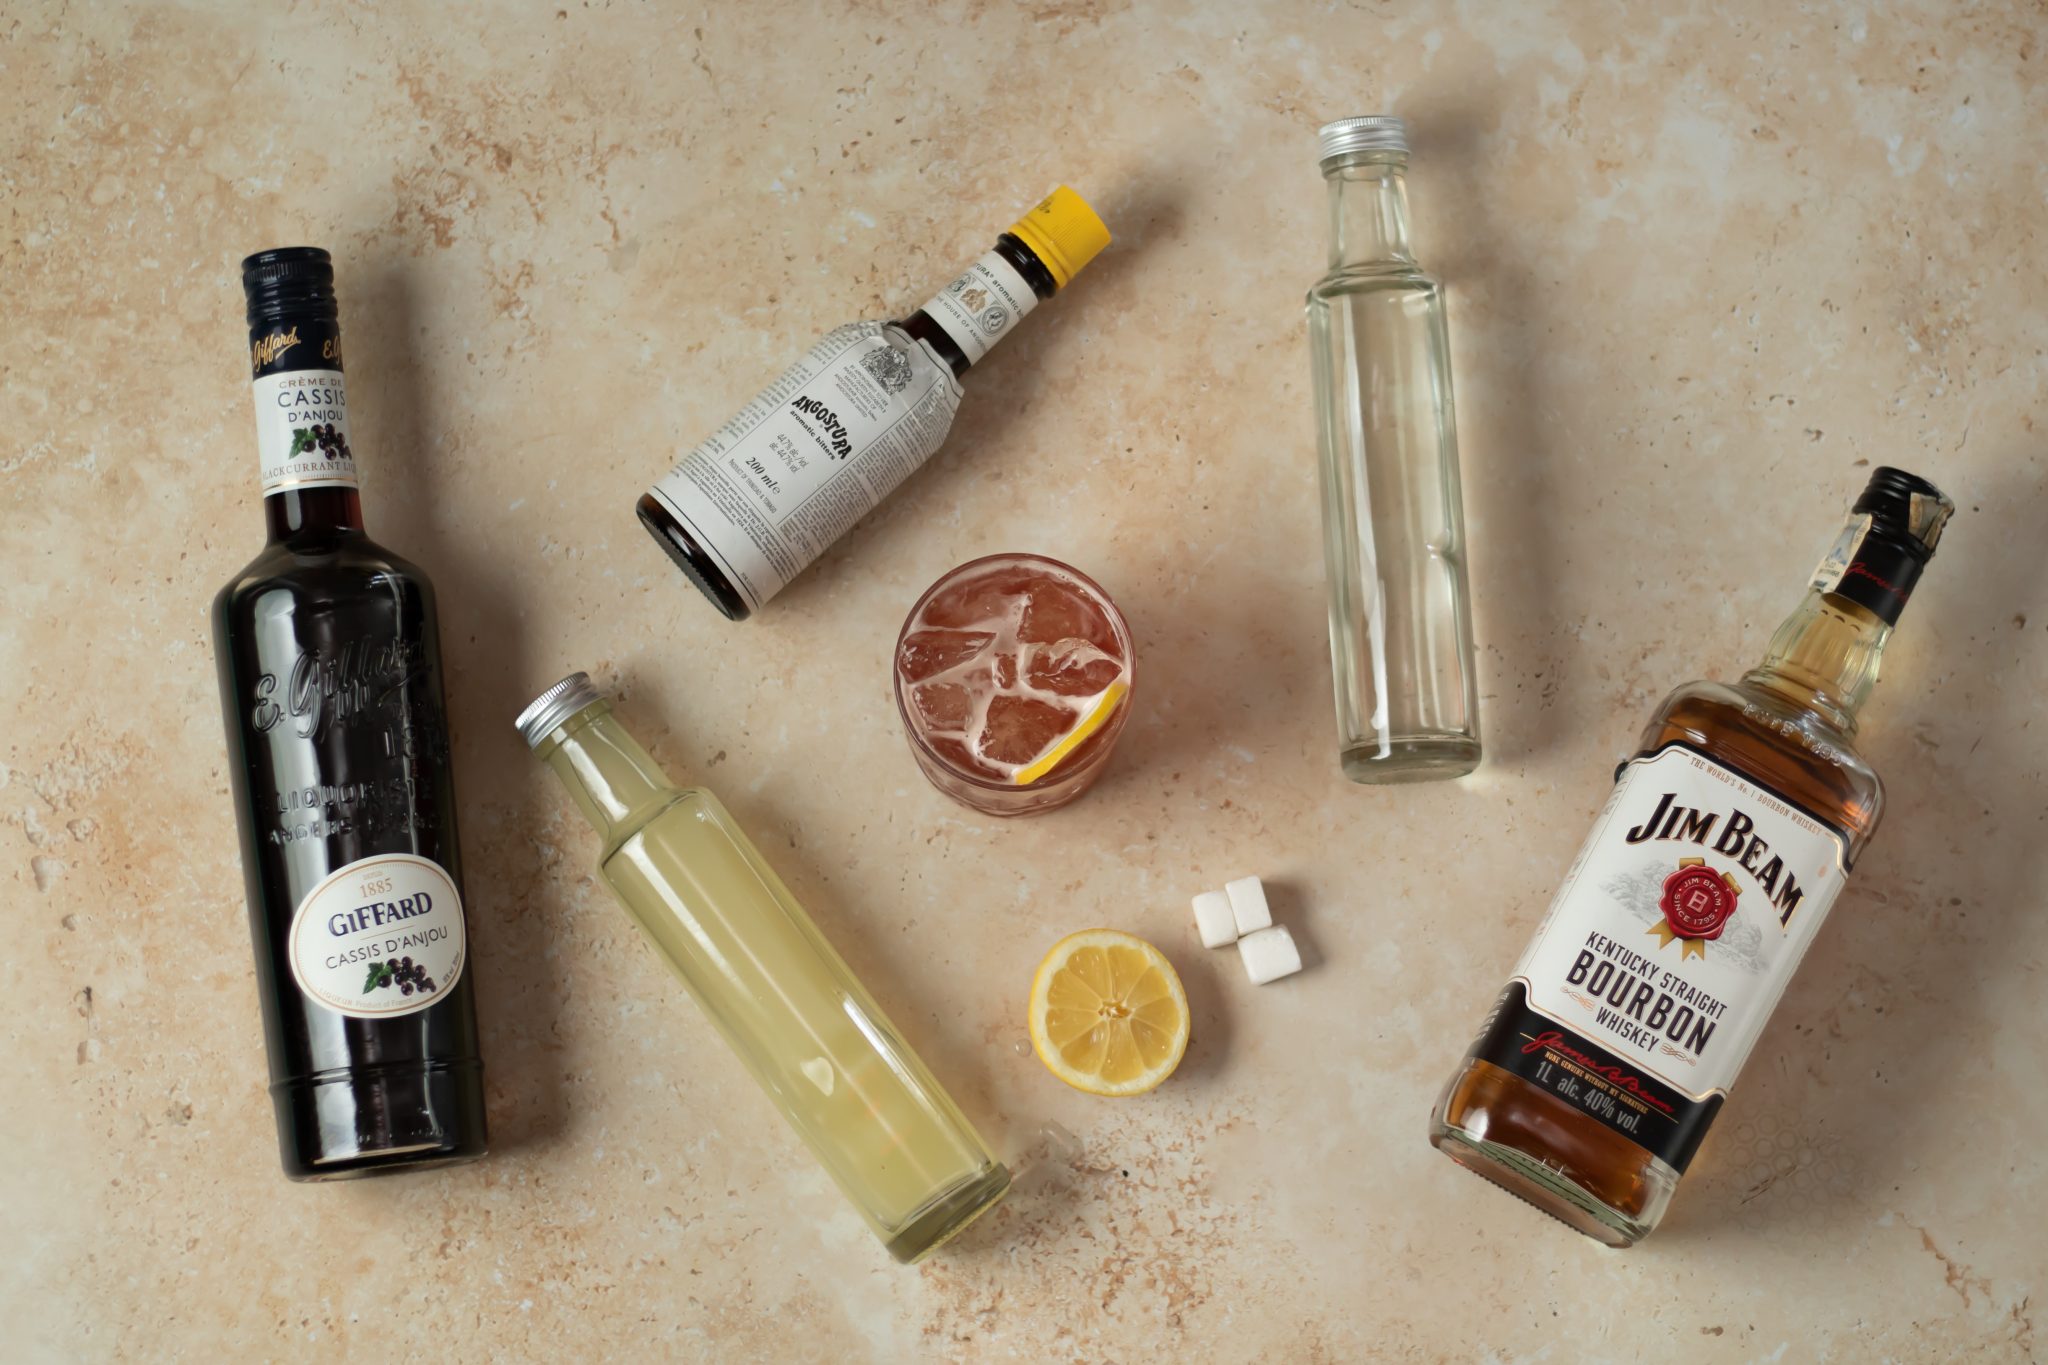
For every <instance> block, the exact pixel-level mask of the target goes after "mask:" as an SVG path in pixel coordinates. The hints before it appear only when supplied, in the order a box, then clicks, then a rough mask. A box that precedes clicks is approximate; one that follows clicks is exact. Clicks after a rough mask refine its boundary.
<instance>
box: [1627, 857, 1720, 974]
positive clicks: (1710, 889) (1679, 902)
mask: <svg viewBox="0 0 2048 1365" xmlns="http://www.w3.org/2000/svg"><path fill="white" fill-rule="evenodd" d="M1741 894H1742V891H1741V889H1740V888H1739V887H1737V886H1736V885H1735V879H1734V878H1733V877H1730V876H1729V875H1728V874H1727V873H1725V872H1716V871H1714V869H1713V868H1711V867H1708V866H1707V862H1706V859H1704V858H1680V859H1679V860H1678V870H1677V871H1676V872H1674V873H1672V874H1671V875H1670V876H1668V877H1666V878H1665V879H1664V894H1663V895H1661V896H1659V897H1658V898H1657V908H1658V909H1659V910H1662V911H1663V912H1664V918H1663V919H1661V920H1659V921H1657V922H1656V923H1655V924H1653V925H1651V926H1650V932H1651V933H1653V934H1655V935H1656V936H1657V940H1658V942H1657V946H1658V947H1659V948H1668V947H1670V946H1671V944H1672V942H1673V941H1674V940H1681V941H1683V943H1684V946H1683V947H1681V948H1680V949H1679V950H1678V956H1679V958H1680V959H1681V960H1683V959H1685V958H1688V957H1705V956H1706V955H1707V944H1708V942H1709V941H1711V940H1713V939H1717V938H1719V937H1721V931H1722V930H1723V929H1725V928H1727V927H1728V921H1729V919H1730V918H1731V917H1733V916H1734V914H1735V898H1736V897H1737V896H1740V895H1741Z"/></svg>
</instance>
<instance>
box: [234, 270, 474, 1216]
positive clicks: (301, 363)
mask: <svg viewBox="0 0 2048 1365" xmlns="http://www.w3.org/2000/svg"><path fill="white" fill-rule="evenodd" d="M242 283H243V288H244V291H245V292H246V294H247V297H248V315H249V340H250V359H251V363H252V378H253V382H254V388H255V397H256V421H257V445H258V450H259V453H260V457H261V462H262V479H263V493H264V497H263V516H264V521H265V523H266V525H267V526H268V529H269V540H268V543H267V544H265V545H264V547H263V550H262V552H261V553H260V554H258V555H257V556H256V558H255V559H253V560H251V561H250V563H249V564H248V566H247V567H246V568H244V569H243V570H242V571H241V572H240V573H238V574H236V575H235V577H234V579H233V580H232V581H230V582H229V583H228V584H227V586H225V587H223V588H222V589H221V590H220V593H219V594H218V595H217V596H216V597H215V598H214V602H213V640H214V658H215V662H216V665H217V667H218V670H219V676H220V696H221V711H222V715H223V718H224V720H225V723H226V727H227V739H228V757H229V770H230V775H231V779H232V785H233V788H234V794H235V808H236V814H237V816H238V818H239V821H240V826H241V839H242V871H243V876H244V879H245V881H246V882H247V887H248V900H249V924H250V930H251V932H252V934H253V936H254V939H255V950H256V983H257V989H258V992H259V994H260V996H261V998H262V1005H263V1023H264V1033H265V1039H266V1042H267V1045H268V1050H269V1056H270V1082H271V1085H270V1092H271V1097H272V1099H273V1101H274V1102H275V1106H276V1110H277V1128H278V1146H279V1148H280V1151H281V1154H282V1157H283V1161H284V1168H285V1173H286V1174H287V1175H289V1176H291V1177H292V1178H293V1179H295V1180H325V1179H337V1178H342V1177H347V1176H356V1175H371V1174H377V1173H381V1172H387V1171H397V1170H404V1169H410V1168H415V1167H418V1166H422V1165H432V1164H442V1163H448V1162H455V1161H465V1160H471V1159H474V1158H476V1157H479V1156H481V1155H483V1153H484V1148H485V1131H484V1103H483V1064H482V1062H481V1060H480V1058H479V1055H478V1049H477V1031H476V1008H475V1003H474V999H473V996H472V992H471V981H470V976H469V971H468V965H469V964H468V935H467V928H466V924H465V921H464V918H463V906H462V893H461V886H462V860H461V854H460V851H459V849H458V847H457V842H456V832H455V786H454V782H453V779H452V777H451V774H450V771H449V756H448V733H447V727H446V724H445V722H444V720H443V706H442V692H441V654H440V643H439V637H438V631H437V627H436V624H435V612H434V590H433V587H432V585H431V584H429V583H428V581H427V576H426V575H425V574H424V573H422V572H421V571H420V570H419V569H418V568H417V567H415V566H414V565H412V564H409V563H407V562H406V561H405V560H403V559H400V558H399V557H398V556H397V555H394V554H392V553H391V552H390V551H389V550H386V549H384V548H383V547H382V546H380V545H378V544H377V543H376V542H375V541H373V540H371V539H370V538H369V537H368V536H367V535H365V534H364V533H363V514H362V502H361V499H360V496H359V494H358V493H357V490H356V478H355V463H354V459H353V456H352V453H351V451H350V449H349V442H348V412H347V397H346V394H345V393H344V391H343V385H342V359H341V329H340V325H339V322H338V319H337V314H336V308H335V299H334V269H333V266H332V264H331V263H330V261H329V259H328V255H327V253H326V252H325V251H322V250H320V249H318V248H317V247H286V248H281V249H278V250H273V251H264V252H259V253H258V254H256V255H254V256H251V257H249V258H248V259H247V260H245V261H244V262H243V263H242Z"/></svg>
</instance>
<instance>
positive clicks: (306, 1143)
mask: <svg viewBox="0 0 2048 1365" xmlns="http://www.w3.org/2000/svg"><path fill="white" fill-rule="evenodd" d="M270 1094H271V1100H272V1103H273V1104H274V1105H275V1106H276V1109H277V1135H278V1148H279V1155H280V1156H281V1158H282V1160H283V1163H284V1173H285V1174H286V1175H287V1176H289V1177H290V1178H291V1179H293V1180H301V1181H326V1180H352V1179H355V1178H357V1177H359V1176H369V1175H394V1174H397V1173H399V1172H401V1171H412V1170H419V1169H421V1168H423V1167H427V1166H452V1165H457V1164H460V1163H462V1162H465V1161H475V1160H476V1159H477V1158H479V1157H481V1156H483V1155H484V1154H485V1152H486V1151H487V1150H488V1146H489V1143H488V1138H487V1135H486V1131H485V1126H484V1087H483V1064H482V1063H481V1062H478V1061H475V1060H471V1061H466V1062H454V1063H427V1062H413V1063H395V1064H388V1065H384V1066H373V1067H358V1068H354V1069H351V1070H348V1071H334V1072H327V1073H324V1074H321V1075H317V1076H308V1077H301V1078H299V1079H296V1080H290V1081H281V1082H279V1083H278V1084H276V1085H273V1086H272V1087H271V1091H270Z"/></svg>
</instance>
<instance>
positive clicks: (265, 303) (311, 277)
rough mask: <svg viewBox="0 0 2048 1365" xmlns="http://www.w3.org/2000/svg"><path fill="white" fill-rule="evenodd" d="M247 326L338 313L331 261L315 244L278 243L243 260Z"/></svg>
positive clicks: (258, 326)
mask: <svg viewBox="0 0 2048 1365" xmlns="http://www.w3.org/2000/svg"><path fill="white" fill-rule="evenodd" d="M242 292H243V293H244V294H245V295H247V296H248V300H249V326H250V327H252V328H265V327H269V326H272V325H273V324H275V323H280V322H293V321H298V320H300V319H315V318H332V317H335V316H337V313H336V310H335V305H334V261H333V259H332V258H331V257H329V256H328V254H327V253H326V252H325V251H323V250H321V249H320V248H319V247H317V246H280V247H272V248H271V249H270V250H268V251H259V252H257V253H256V254H255V255H253V256H250V257H247V258H245V259H244V260H243V262H242Z"/></svg>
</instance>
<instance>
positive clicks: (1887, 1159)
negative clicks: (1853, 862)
mask: <svg viewBox="0 0 2048 1365" xmlns="http://www.w3.org/2000/svg"><path fill="white" fill-rule="evenodd" d="M2026 465H2027V461H2026V460H2025V459H2024V458H2015V459H2012V460H2009V461H2004V462H1996V463H1994V464H1993V466H1992V467H1994V468H2001V469H2005V470H2014V471H2017V470H2023V469H2025V468H2026ZM1857 472H1859V473H1861V472H1864V471H1860V470H1859V471H1857ZM1928 472H1930V473H1932V474H1934V475H1935V477H1936V481H1937V482H1938V483H1945V482H1946V481H1945V480H1944V479H1943V478H1942V477H1941V476H1942V475H1943V474H1944V472H1945V471H1944V470H1942V469H1940V468H1939V467H1932V468H1930V470H1929V471H1928ZM1946 491H1948V492H1950V493H1951V495H1954V496H1957V500H1958V511H1957V514H1956V517H1955V519H1954V521H1952V523H1951V524H1950V527H1949V529H1948V531H1947V532H1946V533H1945V535H1944V538H1943V541H1942V544H1941V547H1940V550H1939V552H1938V553H1937V555H1936V557H1935V559H1934V561H1933V563H1932V564H1930V565H1929V566H1928V569H1927V574H1926V576H1925V577H1924V578H1923V579H1922V580H1921V586H1920V589H1919V591H1918V592H1917V593H1916V595H1915V597H1914V600H1913V601H1912V602H1911V603H1910V604H1909V605H1908V606H1907V607H1906V610H1905V613H1904V615H1903V616H1902V617H1901V619H1900V623H1899V625H1900V629H1901V630H1903V631H1906V632H1908V633H1909V634H1910V633H1911V632H1912V631H1913V628H1914V625H1915V620H1914V618H1915V614H1916V613H1919V614H1920V615H1921V616H1922V618H1923V620H1924V618H1925V616H1926V614H1928V613H1932V612H1934V611H1940V612H1941V613H1942V619H1941V623H1940V624H1941V628H1942V631H1943V634H1944V635H1945V636H1946V643H1947V645H1948V648H1949V649H1950V650H1954V649H1956V648H1957V647H1959V646H1960V645H1961V644H1962V643H1963V642H1965V641H1970V642H1975V643H1976V644H1977V646H1978V648H1979V650H1980V651H1982V650H1983V648H1984V646H1985V645H1986V643H1987V642H1991V641H1996V640H2001V639H2010V640H2012V641H2013V645H2012V648H2013V649H2014V650H2015V651H2016V652H2017V651H2018V650H2020V649H2022V648H2024V646H2025V645H2026V643H2027V638H2028V636H2029V635H2031V636H2032V637H2033V638H2034V641H2035V644H2034V649H2035V650H2036V652H2037V654H2038V653H2039V652H2041V651H2042V648H2043V647H2042V645H2041V644H2040V643H2039V641H2040V635H2041V631H2042V625H2041V623H2042V622H2043V621H2044V620H2048V548H2044V546H2043V542H2042V541H2041V539H2040V537H2039V534H2038V527H2039V526H2040V525H2041V523H2042V522H2043V520H2044V519H2048V486H2044V483H2043V481H2042V479H2041V478H2040V476H2038V475H2036V476H2035V477H2034V478H2032V479H2031V480H2030V479H2027V478H2025V477H2023V476H2021V475H2019V474H2018V473H2014V474H2011V475H2007V476H2005V478H2004V479H2003V481H2002V482H1998V483H1994V484H1993V485H1992V486H1991V487H1989V488H1987V489H1985V490H1983V492H1982V494H1981V495H1980V496H1976V497H1970V496H1965V495H1958V494H1957V492H1956V490H1955V489H1953V488H1950V489H1947V490H1946ZM1973 509H1981V511H1977V512H1974V513H1973ZM1919 659H1920V661H1921V664H1920V670H1919V676H1918V677H1917V678H1916V679H1914V680H1913V681H1916V682H1923V683H1924V682H1939V683H1940V684H1942V686H1941V688H1940V690H1938V691H1931V692H1920V693H1917V694H1915V693H1912V692H1907V691H1905V690H1904V689H1903V688H1901V687H1900V686H1899V682H1900V680H1899V679H1896V678H1894V679H1893V680H1891V681H1892V685H1891V686H1889V687H1880V688H1879V690H1878V693H1877V695H1876V697H1875V698H1873V701H1874V705H1873V706H1872V707H1871V708H1870V709H1869V710H1868V711H1867V712H1866V715H1867V716H1868V718H1869V720H1870V721H1871V722H1872V724H1871V725H1870V727H1869V728H1868V730H1867V731H1866V734H1867V736H1868V742H1867V743H1866V744H1865V753H1866V756H1868V757H1869V758H1870V760H1871V762H1872V764H1873V766H1875V767H1876V768H1877V769H1878V771H1879V773H1880V774H1882V775H1883V776H1884V777H1885V780H1886V783H1887V788H1888V795H1887V814H1886V816H1885V817H1884V819H1883V821H1882V823H1881V824H1880V826H1879V828H1878V830H1877V832H1876V834H1875V836H1874V838H1873V841H1872V843H1871V844H1870V845H1869V846H1867V847H1866V848H1865V850H1864V854H1863V857H1862V859H1861V860H1860V861H1859V863H1858V865H1857V868H1856V870H1855V872H1854V873H1853V874H1852V876H1851V879H1850V881H1849V885H1848V887H1847V889H1846V890H1845V891H1844V892H1843V893H1842V896H1841V899H1840V900H1839V901H1838V902H1837V903H1836V905H1835V906H1834V908H1833V910H1832V911H1831V913H1830V915H1829V920H1830V922H1829V923H1828V924H1826V925H1824V926H1823V927H1822V928H1821V930H1820V933H1819V938H1818V940H1817V941H1816V942H1815V944H1814V946H1813V949H1812V950H1811V952H1809V953H1808V955H1807V957H1806V960H1805V962H1804V963H1802V964H1801V966H1800V968H1799V972H1798V974H1797V975H1796V976H1795V977H1794V978H1793V983H1792V985H1791V987H1790V989H1789V990H1788V991H1787V994H1786V997H1785V1001H1784V1003H1783V1005H1782V1006H1781V1007H1780V1008H1779V1009H1778V1011H1777V1012H1776V1014H1775V1015H1774V1017H1773V1018H1772V1020H1771V1022H1770V1024H1769V1025H1768V1026H1767V1027H1766V1028H1765V1030H1764V1032H1763V1034H1762V1036H1761V1037H1760V1038H1759V1039H1758V1041H1757V1046H1756V1049H1755V1051H1754V1052H1752V1053H1751V1055H1750V1058H1749V1062H1748V1065H1747V1066H1746V1068H1745V1079H1741V1080H1738V1081H1737V1082H1736V1085H1735V1087H1734V1089H1733V1091H1732V1092H1731V1095H1730V1098H1729V1101H1728V1104H1727V1106H1726V1108H1725V1109H1724V1110H1723V1112H1722V1114H1721V1116H1720V1118H1719V1120H1718V1122H1717V1123H1716V1125H1715V1130H1714V1131H1713V1132H1712V1133H1710V1134H1708V1136H1707V1140H1706V1142H1705V1144H1704V1145H1703V1146H1702V1148H1701V1150H1700V1155H1699V1159H1698V1160H1697V1161H1695V1162H1694V1164H1693V1168H1692V1171H1691V1172H1690V1173H1689V1180H1690V1182H1691V1187H1690V1188H1686V1187H1681V1189H1680V1191H1679V1194H1678V1196H1677V1198H1676V1199H1675V1200H1674V1201H1673V1203H1672V1211H1671V1215H1670V1218H1669V1219H1668V1221H1667V1222H1666V1224H1665V1230H1664V1231H1663V1232H1660V1234H1659V1237H1658V1240H1661V1241H1666V1242H1668V1241H1670V1240H1671V1239H1672V1236H1671V1235H1672V1234H1674V1233H1675V1234H1676V1235H1677V1236H1678V1237H1684V1236H1687V1235H1694V1234H1697V1235H1705V1234H1711V1233H1714V1232H1719V1231H1721V1230H1723V1229H1725V1228H1730V1227H1743V1228H1750V1229H1753V1228H1756V1227H1758V1226H1765V1227H1769V1226H1773V1225H1781V1224H1790V1223H1793V1222H1798V1223H1800V1224H1802V1225H1806V1226H1811V1225H1812V1224H1815V1223H1819V1224H1823V1225H1826V1224H1829V1223H1834V1222H1843V1221H1846V1220H1847V1217H1848V1216H1849V1214H1850V1211H1851V1210H1852V1209H1854V1210H1856V1213H1855V1216H1856V1217H1857V1218H1859V1219H1860V1218H1861V1217H1862V1216H1863V1214H1864V1213H1867V1211H1868V1203H1867V1202H1866V1201H1859V1200H1858V1199H1856V1197H1855V1196H1856V1194H1857V1192H1859V1191H1862V1192H1866V1193H1874V1194H1876V1196H1877V1197H1879V1198H1885V1197H1887V1196H1889V1195H1890V1193H1891V1192H1892V1191H1894V1190H1899V1189H1902V1188H1906V1187H1908V1186H1910V1185H1911V1184H1913V1183H1914V1182H1915V1180H1916V1179H1919V1178H1920V1177H1916V1176H1915V1174H1914V1173H1915V1172H1916V1171H1918V1170H1922V1169H1924V1168H1926V1167H1929V1166H1934V1165H1937V1164H1938V1163H1940V1162H1941V1161H1942V1159H1943V1154H1944V1153H1948V1154H1950V1155H1949V1157H1948V1160H1949V1161H1950V1162H1954V1161H1955V1160H1956V1159H1957V1155H1958V1154H1963V1153H1970V1155H1969V1156H1968V1157H1967V1159H1968V1160H1969V1161H1970V1162H1971V1164H1973V1165H1975V1166H1976V1167H1978V1168H1979V1169H1982V1170H1986V1171H1992V1170H2003V1169H2007V1168H2009V1167H2010V1166H2011V1163H2012V1162H2013V1161H2014V1160H2015V1159H2016V1154H2015V1152H2014V1151H2013V1150H2012V1149H2011V1148H2010V1147H2008V1146H1997V1147H1993V1146H1991V1145H1990V1144H1992V1143H1994V1142H1996V1141H1998V1140H1999V1139H2000V1138H2001V1137H2005V1136H2009V1135H2010V1134H2011V1133H2013V1132H2015V1131H2017V1130H2016V1129H2015V1128H2014V1127H2013V1126H2012V1125H2013V1124H2014V1123H2015V1122H2016V1120H2015V1119H2012V1118H2010V1117H2006V1118H2001V1117H2000V1116H1998V1115H1995V1114H1992V1113H1987V1112H1983V1109H1984V1105H1985V1103H1986V1100H1984V1099H1981V1098H1978V1097H1977V1096H1978V1095H1986V1094H1989V1093H1991V1077H1990V1075H1989V1074H1987V1070H1988V1068H1990V1067H1993V1066H1995V1065H1996V1063H1995V1062H1994V1061H1991V1060H1990V1059H1987V1058H1986V1057H1985V1056H1984V1055H1983V1051H1982V1047H1983V1045H1984V1044H1986V1043H1990V1042H1993V1041H1994V1040H1996V1039H1997V1038H1999V1037H2000V1036H2001V1035H2003V1034H2006V1033H2007V1032H2008V1031H2009V1030H2011V1029H2013V1028H2015V1027H2019V1028H2028V1027H2035V1026H2038V1023H2039V1019H2038V1018H2036V1019H2034V1020H2031V1021H2029V1020H2012V1019H2008V1018H2002V1017H2000V1013H1999V1011H2000V1009H2001V1005H2000V1004H1999V1003H1998V1002H2000V1001H2001V1000H2003V1001H2006V1002H2010V1001H2011V1000H2012V999H2014V998H2016V997H2018V998H2027V997H2028V995H2029V992H2028V991H2027V988H2026V986H2025V985H2024V982H2025V981H2026V980H2027V979H2029V978H2030V977H2031V975H2032V974H2033V970H2034V969H2033V968H2032V967H2031V966H2030V959H2031V958H2032V957H2033V955H2034V954H2033V951H2032V949H2030V948H2027V947H2025V946H2022V945H2024V944H2025V943H2026V942H2027V935H2028V933H2029V926H2030V924H2031V923H2032V922H2033V921H2034V920H2035V919H2037V918H2038V916H2039V913H2040V906H2041V904H2042V901H2043V899H2044V897H2048V840H2044V839H2043V837H2042V835H2043V823H2042V822H2043V819H2044V810H2043V807H2042V805H2041V803H2040V802H2039V801H2038V800H2036V801H2031V802H2030V801H2026V800H2019V801H2014V800H2013V799H2012V798H2013V796H2014V795H2015V794H2019V793H2027V792H2034V793H2038V792H2039V791H2040V786H2039V784H2040V781H2041V747H2040V744H2039V742H2038V741H2036V742H2034V743H2032V744H2028V743H2024V742H2021V737H2022V736H2025V735H2027V734H2028V732H2029V727H2030V726H2031V725H2033V724H2034V722H2035V721H2036V720H2037V719H2038V718H2039V714H2040V701H2039V698H2038V697H2036V696H2034V695H2032V694H2029V693H2025V692H2023V691H2022V689H2021V686H2020V685H2019V684H2017V683H2016V682H2015V683H2005V684H2003V687H2002V692H2003V695H1998V694H1997V693H1996V692H1993V693H1992V695H1993V698H1995V700H1992V702H1991V704H1988V705H1987V704H1985V702H1986V692H1987V691H1988V690H1991V689H1997V688H2000V687H2001V682H2000V679H1999V678H1998V677H1996V676H1995V675H1994V676H1990V677H1985V676H1983V675H1981V674H1973V673H1971V672H1969V671H1952V670H1950V669H1948V668H1946V667H1944V666H1943V664H1942V661H1941V659H1940V658H1939V657H1938V656H1937V655H1936V654H1935V653H1934V651H1933V649H1932V648H1931V647H1930V648H1924V649H1923V651H1922V652H1921V653H1920V654H1919ZM2014 676H2015V677H2018V676H2023V675H2022V674H2020V672H2019V671H2018V670H2015V672H2014ZM1994 793H1997V794H2003V798H2004V799H2003V800H2001V799H2000V797H1999V796H1997V795H1994ZM2035 941H2036V942H2038V936H2037V937H2036V940H2035ZM2021 1079H2024V1078H2021ZM1973 1091H1974V1092H1977V1095H1973V1094H1972V1092H1973ZM1972 1148H1979V1149H1981V1150H1977V1151H1975V1152H1972V1150H1971V1149H1972ZM1702 1187H1706V1188H1702ZM1688 1196H1690V1197H1688ZM1861 1227H1862V1224H1861V1223H1860V1222H1859V1224H1858V1228H1859V1230H1860V1228H1861Z"/></svg>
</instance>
